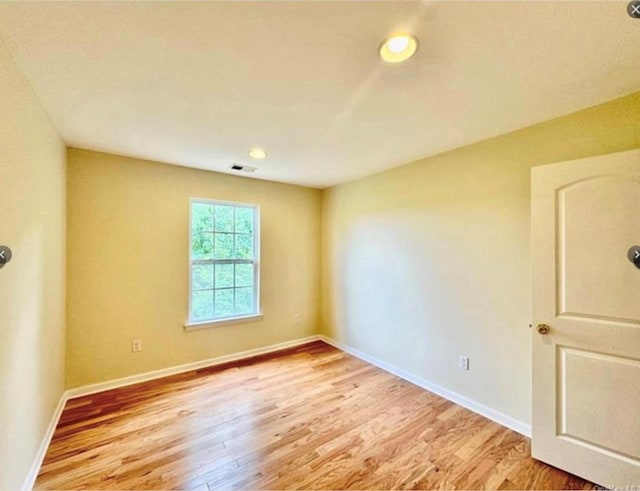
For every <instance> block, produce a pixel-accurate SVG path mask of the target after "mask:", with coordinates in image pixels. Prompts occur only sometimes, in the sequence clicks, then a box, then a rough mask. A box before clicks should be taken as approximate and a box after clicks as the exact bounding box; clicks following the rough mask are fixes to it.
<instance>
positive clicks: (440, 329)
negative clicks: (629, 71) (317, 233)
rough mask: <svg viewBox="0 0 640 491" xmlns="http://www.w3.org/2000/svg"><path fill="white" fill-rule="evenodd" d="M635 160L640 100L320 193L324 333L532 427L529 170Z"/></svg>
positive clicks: (590, 111) (637, 97)
mask: <svg viewBox="0 0 640 491" xmlns="http://www.w3.org/2000/svg"><path fill="white" fill-rule="evenodd" d="M638 147H640V93H636V94H633V95H630V96H627V97H624V98H621V99H618V100H615V101H611V102H609V103H606V104H603V105H600V106H596V107H593V108H590V109H587V110H584V111H580V112H578V113H575V114H572V115H569V116H566V117H562V118H558V119H555V120H552V121H548V122H545V123H542V124H538V125H535V126H532V127H529V128H526V129H523V130H520V131H516V132H513V133H509V134H506V135H503V136H500V137H498V138H494V139H491V140H488V141H484V142H480V143H477V144H474V145H470V146H467V147H464V148H460V149H456V150H454V151H451V152H447V153H444V154H441V155H437V156H435V157H430V158H427V159H424V160H421V161H418V162H415V163H411V164H409V165H406V166H403V167H400V168H396V169H393V170H390V171H387V172H383V173H380V174H377V175H374V176H370V177H367V178H364V179H360V180H357V181H354V182H351V183H348V184H344V185H341V186H337V187H334V188H331V189H328V190H326V191H325V192H324V193H323V218H322V259H321V264H322V289H321V291H322V293H321V295H322V296H321V305H322V315H321V318H322V322H321V325H322V328H321V329H322V332H323V333H324V334H326V335H328V336H330V337H333V338H335V339H337V340H338V341H341V342H343V343H345V344H347V345H349V346H351V347H354V348H356V349H358V350H361V351H363V352H365V353H367V354H369V355H371V356H374V357H376V358H378V359H380V360H382V361H384V362H386V363H389V364H391V365H394V366H396V367H398V368H401V369H404V370H406V371H408V372H410V373H411V374H413V375H415V376H417V377H421V378H423V379H425V380H427V381H429V382H431V383H435V384H438V385H440V386H442V387H444V388H446V389H447V390H449V391H453V392H456V393H458V394H460V395H462V396H465V397H468V398H470V399H472V400H474V401H476V402H478V403H480V404H483V405H485V406H487V407H489V408H491V409H493V410H496V411H499V412H501V413H503V414H504V415H506V416H508V417H510V418H513V419H514V420H516V421H518V422H521V423H523V424H525V425H527V424H529V423H530V405H531V384H530V378H531V373H530V372H531V361H530V358H531V354H530V336H531V331H530V329H529V323H530V322H532V321H535V319H531V288H530V281H531V271H530V268H531V263H530V259H529V258H530V251H531V247H535V244H532V243H531V241H530V234H529V225H530V224H529V214H530V205H529V192H530V177H529V176H530V168H531V167H532V166H535V165H540V164H548V163H552V162H559V161H565V160H571V159H576V158H581V157H587V156H593V155H599V154H606V153H611V152H617V151H622V150H629V149H632V148H638ZM460 354H463V355H467V356H469V357H470V371H468V372H465V371H462V370H460V369H459V368H458V356H459V355H460Z"/></svg>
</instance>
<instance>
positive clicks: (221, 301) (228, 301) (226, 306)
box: [215, 288, 233, 317]
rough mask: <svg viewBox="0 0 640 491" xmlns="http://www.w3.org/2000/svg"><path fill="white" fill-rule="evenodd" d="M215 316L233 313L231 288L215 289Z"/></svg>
mask: <svg viewBox="0 0 640 491" xmlns="http://www.w3.org/2000/svg"><path fill="white" fill-rule="evenodd" d="M215 295H216V317H226V316H229V315H233V288H229V289H228V290H215Z"/></svg>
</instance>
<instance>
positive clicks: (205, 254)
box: [191, 230, 213, 259]
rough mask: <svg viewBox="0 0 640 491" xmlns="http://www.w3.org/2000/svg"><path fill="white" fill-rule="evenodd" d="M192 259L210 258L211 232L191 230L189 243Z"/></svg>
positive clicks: (211, 254)
mask: <svg viewBox="0 0 640 491" xmlns="http://www.w3.org/2000/svg"><path fill="white" fill-rule="evenodd" d="M191 257H192V258H193V259H211V258H212V257H213V234H212V233H209V232H201V233H197V232H196V231H195V230H194V232H193V239H192V243H191Z"/></svg>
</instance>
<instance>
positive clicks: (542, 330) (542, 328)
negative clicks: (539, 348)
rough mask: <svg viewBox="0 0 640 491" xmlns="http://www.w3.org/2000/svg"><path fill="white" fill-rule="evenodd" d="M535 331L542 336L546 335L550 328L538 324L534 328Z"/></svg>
mask: <svg viewBox="0 0 640 491" xmlns="http://www.w3.org/2000/svg"><path fill="white" fill-rule="evenodd" d="M536 331H538V334H542V335H543V336H544V335H546V334H549V332H550V331H551V328H550V327H549V326H548V325H546V324H538V325H537V326H536Z"/></svg>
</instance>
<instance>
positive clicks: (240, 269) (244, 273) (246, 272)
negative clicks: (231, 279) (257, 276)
mask: <svg viewBox="0 0 640 491" xmlns="http://www.w3.org/2000/svg"><path fill="white" fill-rule="evenodd" d="M236 286H253V264H236Z"/></svg>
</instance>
